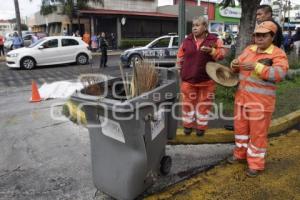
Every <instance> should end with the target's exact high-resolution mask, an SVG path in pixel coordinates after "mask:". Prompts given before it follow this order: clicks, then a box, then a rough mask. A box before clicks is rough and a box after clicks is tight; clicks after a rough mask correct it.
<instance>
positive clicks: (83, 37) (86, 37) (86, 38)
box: [82, 32, 91, 46]
mask: <svg viewBox="0 0 300 200" xmlns="http://www.w3.org/2000/svg"><path fill="white" fill-rule="evenodd" d="M82 40H83V41H84V42H85V43H86V44H88V45H89V46H90V42H91V36H90V34H89V33H88V32H84V34H83V36H82Z"/></svg>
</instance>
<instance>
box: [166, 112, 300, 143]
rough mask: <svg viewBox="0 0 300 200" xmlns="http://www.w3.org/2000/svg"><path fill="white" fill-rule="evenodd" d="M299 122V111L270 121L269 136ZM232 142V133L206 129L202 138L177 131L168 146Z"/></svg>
mask: <svg viewBox="0 0 300 200" xmlns="http://www.w3.org/2000/svg"><path fill="white" fill-rule="evenodd" d="M299 122H300V110H297V111H295V112H292V113H290V114H287V115H285V116H283V117H280V118H277V119H274V120H272V123H271V126H270V128H269V136H273V135H275V134H276V133H280V132H282V131H285V130H287V129H289V128H292V127H293V126H295V125H296V124H297V123H299ZM229 142H234V132H233V131H227V130H225V129H208V130H207V132H206V133H205V135H204V137H198V136H196V135H195V134H192V135H189V136H186V135H184V133H183V129H182V128H179V129H178V130H177V134H176V138H175V139H174V140H170V141H169V144H213V143H229Z"/></svg>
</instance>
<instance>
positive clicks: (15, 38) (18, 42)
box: [12, 32, 23, 49]
mask: <svg viewBox="0 0 300 200" xmlns="http://www.w3.org/2000/svg"><path fill="white" fill-rule="evenodd" d="M12 43H13V49H18V48H21V47H22V45H23V40H22V38H21V37H20V36H19V35H18V33H17V32H14V35H13V38H12Z"/></svg>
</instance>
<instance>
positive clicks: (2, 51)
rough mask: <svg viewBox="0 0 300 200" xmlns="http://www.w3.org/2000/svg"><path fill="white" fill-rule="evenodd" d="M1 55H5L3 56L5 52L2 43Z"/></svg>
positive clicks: (0, 46) (0, 47)
mask: <svg viewBox="0 0 300 200" xmlns="http://www.w3.org/2000/svg"><path fill="white" fill-rule="evenodd" d="M1 53H2V54H1ZM1 55H3V56H4V55H5V54H4V45H0V56H1Z"/></svg>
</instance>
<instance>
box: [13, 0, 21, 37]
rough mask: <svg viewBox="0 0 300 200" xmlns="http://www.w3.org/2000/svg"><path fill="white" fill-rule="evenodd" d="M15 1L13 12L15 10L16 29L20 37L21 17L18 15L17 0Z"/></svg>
mask: <svg viewBox="0 0 300 200" xmlns="http://www.w3.org/2000/svg"><path fill="white" fill-rule="evenodd" d="M14 3H15V12H16V21H17V30H18V34H19V36H21V37H22V32H21V17H20V8H19V1H18V0H14Z"/></svg>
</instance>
